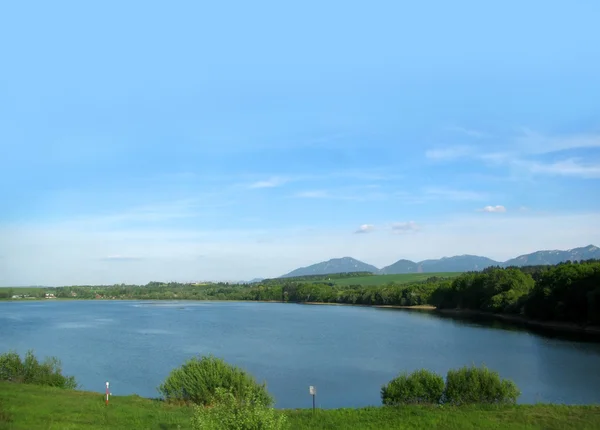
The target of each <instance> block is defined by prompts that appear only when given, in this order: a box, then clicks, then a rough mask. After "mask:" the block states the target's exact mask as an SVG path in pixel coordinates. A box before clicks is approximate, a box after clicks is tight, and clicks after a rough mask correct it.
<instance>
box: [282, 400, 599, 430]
mask: <svg viewBox="0 0 600 430" xmlns="http://www.w3.org/2000/svg"><path fill="white" fill-rule="evenodd" d="M288 415H289V418H290V419H289V421H290V423H291V428H292V429H294V430H295V429H345V430H346V429H348V430H352V429H356V430H359V429H360V430H367V429H373V430H381V429H456V430H459V429H460V430H469V429H472V430H479V429H598V428H600V406H559V405H519V406H462V407H447V406H444V407H434V406H405V407H399V408H391V407H390V408H384V407H378V408H362V409H336V410H326V411H317V412H316V414H314V415H313V413H312V412H311V411H306V410H303V411H298V412H295V411H294V412H292V411H290V412H289V413H288Z"/></svg>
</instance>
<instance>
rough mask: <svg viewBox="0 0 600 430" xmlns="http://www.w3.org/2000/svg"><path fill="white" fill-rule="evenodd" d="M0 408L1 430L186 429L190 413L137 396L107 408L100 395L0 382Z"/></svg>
mask: <svg viewBox="0 0 600 430" xmlns="http://www.w3.org/2000/svg"><path fill="white" fill-rule="evenodd" d="M0 408H1V409H0V429H2V430H4V429H6V430H8V429H11V430H12V429H15V430H21V429H23V430H36V429H47V430H50V429H52V430H71V429H73V430H75V429H77V430H79V429H82V430H87V429H178V428H181V429H189V428H190V420H191V417H192V412H193V411H192V409H191V408H188V407H181V406H174V405H168V404H165V403H163V402H159V401H155V400H149V399H144V398H141V397H138V396H115V397H112V398H111V401H110V404H109V406H108V407H107V406H105V404H104V396H103V394H101V393H89V392H84V391H74V390H61V389H59V388H52V387H41V386H35V385H25V384H12V383H9V382H0ZM3 421H4V422H3ZM178 426H179V427H178Z"/></svg>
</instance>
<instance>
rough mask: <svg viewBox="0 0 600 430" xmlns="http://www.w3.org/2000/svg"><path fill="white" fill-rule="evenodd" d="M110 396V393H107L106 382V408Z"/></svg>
mask: <svg viewBox="0 0 600 430" xmlns="http://www.w3.org/2000/svg"><path fill="white" fill-rule="evenodd" d="M109 395H110V392H109V391H108V381H106V406H108V396H109Z"/></svg>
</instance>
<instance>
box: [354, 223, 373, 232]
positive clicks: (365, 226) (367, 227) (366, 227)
mask: <svg viewBox="0 0 600 430" xmlns="http://www.w3.org/2000/svg"><path fill="white" fill-rule="evenodd" d="M374 230H375V226H374V225H373V224H363V225H361V226H360V227H358V230H356V231H355V232H354V233H358V234H360V233H371V232H372V231H374Z"/></svg>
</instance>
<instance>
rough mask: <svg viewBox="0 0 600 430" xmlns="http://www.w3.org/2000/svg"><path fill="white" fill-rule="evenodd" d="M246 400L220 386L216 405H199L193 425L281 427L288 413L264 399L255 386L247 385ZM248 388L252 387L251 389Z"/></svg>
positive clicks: (220, 429) (233, 429)
mask: <svg viewBox="0 0 600 430" xmlns="http://www.w3.org/2000/svg"><path fill="white" fill-rule="evenodd" d="M246 390H247V391H246V392H245V393H244V396H242V397H243V398H244V400H239V399H238V398H236V396H235V395H234V394H233V393H232V392H231V391H228V390H226V389H224V388H220V387H219V388H217V389H216V392H215V395H214V396H213V406H211V407H206V406H197V407H196V412H195V414H194V418H193V420H192V426H193V428H194V429H209V430H282V429H285V428H287V417H286V416H285V415H284V414H282V413H277V412H276V411H275V409H273V408H271V407H269V405H267V404H265V403H264V399H263V398H262V396H260V395H259V393H258V392H257V391H256V390H249V388H248V387H247V388H246ZM248 390H249V391H248Z"/></svg>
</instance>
